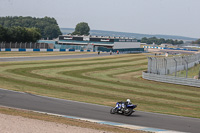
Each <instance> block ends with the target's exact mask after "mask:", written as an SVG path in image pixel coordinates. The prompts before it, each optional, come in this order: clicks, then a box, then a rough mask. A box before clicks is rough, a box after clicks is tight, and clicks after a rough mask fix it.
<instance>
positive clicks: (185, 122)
mask: <svg viewBox="0 0 200 133" xmlns="http://www.w3.org/2000/svg"><path fill="white" fill-rule="evenodd" d="M101 56H109V53H102V54H100V55H97V54H84V55H62V56H46V57H11V58H10V57H9V58H0V62H7V61H31V60H56V59H73V58H88V57H101ZM0 105H2V106H8V107H14V108H21V109H28V110H34V111H41V112H48V113H55V114H61V115H69V116H76V117H82V118H88V119H96V120H103V121H110V122H118V123H124V124H130V125H138V126H146V127H153V128H160V129H166V130H174V131H181V132H191V133H199V132H200V119H196V118H188V117H179V116H172V115H163V114H157V113H148V112H141V111H136V112H135V113H134V114H133V115H132V116H129V117H127V116H123V115H118V114H114V115H112V114H110V113H109V112H110V109H111V107H107V106H100V105H94V104H88V103H81V102H75V101H68V100H61V99H55V98H48V97H42V96H37V95H32V94H29V93H19V92H13V91H8V90H3V89H0ZM113 106H114V105H113ZM138 106H139V105H138Z"/></svg>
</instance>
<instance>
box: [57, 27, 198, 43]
mask: <svg viewBox="0 0 200 133" xmlns="http://www.w3.org/2000/svg"><path fill="white" fill-rule="evenodd" d="M60 30H61V32H62V33H63V34H68V33H72V32H74V28H60ZM90 35H96V36H115V37H130V38H137V39H141V38H143V37H147V38H150V37H157V38H164V39H177V40H188V41H194V40H197V38H191V37H184V36H174V35H159V34H158V35H157V34H155V35H150V34H138V33H128V32H117V31H104V30H90Z"/></svg>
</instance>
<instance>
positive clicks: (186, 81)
mask: <svg viewBox="0 0 200 133" xmlns="http://www.w3.org/2000/svg"><path fill="white" fill-rule="evenodd" d="M142 78H144V79H147V80H153V81H159V82H165V83H172V84H180V85H188V86H195V87H200V80H198V79H192V78H184V77H174V76H169V75H158V74H153V73H148V72H147V71H144V72H142Z"/></svg>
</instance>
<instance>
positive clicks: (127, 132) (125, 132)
mask: <svg viewBox="0 0 200 133" xmlns="http://www.w3.org/2000/svg"><path fill="white" fill-rule="evenodd" d="M0 113H1V114H7V115H13V116H22V117H25V118H30V119H37V120H42V121H48V122H55V123H59V124H66V125H70V126H76V127H82V128H90V129H95V130H99V131H108V132H113V133H145V132H142V131H136V130H131V129H126V128H120V127H114V126H109V125H102V124H98V123H93V122H88V121H82V120H75V119H69V118H62V117H56V116H52V115H46V114H40V113H35V112H32V111H26V110H19V109H13V108H6V107H0ZM146 133H147V132H146Z"/></svg>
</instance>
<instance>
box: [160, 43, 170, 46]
mask: <svg viewBox="0 0 200 133" xmlns="http://www.w3.org/2000/svg"><path fill="white" fill-rule="evenodd" d="M160 46H161V47H171V46H173V45H172V44H168V43H162V44H161V45H160Z"/></svg>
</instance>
